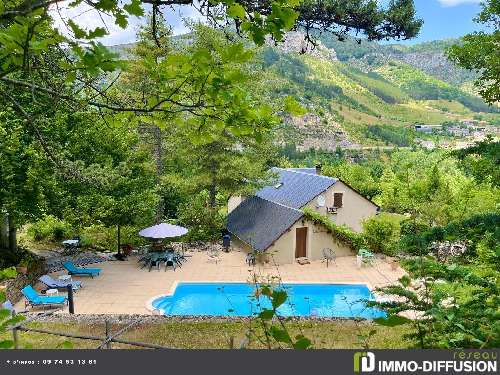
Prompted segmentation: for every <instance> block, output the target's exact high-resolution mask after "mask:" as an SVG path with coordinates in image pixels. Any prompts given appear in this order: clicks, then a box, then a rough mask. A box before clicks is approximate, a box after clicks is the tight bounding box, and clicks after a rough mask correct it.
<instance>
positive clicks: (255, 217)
mask: <svg viewBox="0 0 500 375" xmlns="http://www.w3.org/2000/svg"><path fill="white" fill-rule="evenodd" d="M302 215H303V214H302V212H301V211H299V210H297V209H294V208H290V207H285V206H283V205H280V204H278V203H275V202H270V201H268V200H265V199H262V198H260V197H257V196H253V197H250V198H248V199H246V200H245V201H243V202H242V203H241V204H240V205H239V206H238V207H236V208H235V209H234V210H233V211H231V213H230V214H229V215H228V217H227V229H228V230H229V232H231V233H233V234H234V235H236V236H237V237H238V238H239V239H240V240H242V241H244V242H246V243H247V244H249V245H250V246H252V248H253V249H254V250H257V251H264V250H266V249H267V248H268V247H269V246H271V245H272V243H273V242H274V241H276V240H277V239H278V238H279V237H280V236H281V235H282V234H283V233H284V232H285V231H286V230H287V229H288V228H290V227H291V226H292V225H293V224H294V223H295V222H296V221H297V220H299V219H300V218H301V217H302Z"/></svg>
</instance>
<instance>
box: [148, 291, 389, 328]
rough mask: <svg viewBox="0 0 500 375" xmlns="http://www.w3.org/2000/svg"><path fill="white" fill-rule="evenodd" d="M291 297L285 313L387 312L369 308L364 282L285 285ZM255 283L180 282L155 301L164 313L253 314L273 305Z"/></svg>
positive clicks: (352, 314)
mask: <svg viewBox="0 0 500 375" xmlns="http://www.w3.org/2000/svg"><path fill="white" fill-rule="evenodd" d="M282 288H284V289H286V291H287V292H288V300H287V301H286V302H285V303H284V304H283V305H281V306H280V307H279V308H278V313H279V314H280V315H282V316H316V317H346V318H349V317H359V318H367V319H373V318H378V317H382V316H384V315H385V313H384V312H382V311H380V310H378V309H375V308H370V307H366V305H365V303H364V301H366V300H372V299H373V295H372V294H371V292H370V290H369V289H368V288H367V287H366V286H364V285H340V284H285V285H283V286H282ZM254 290H255V288H254V286H253V285H251V284H244V283H179V284H178V285H177V288H176V289H175V293H174V294H173V295H172V296H165V297H159V298H157V299H155V300H154V301H153V302H152V305H153V307H154V308H155V309H160V310H161V311H162V312H163V314H165V315H205V316H252V315H254V314H255V313H257V312H258V311H259V309H260V307H259V303H260V306H263V307H270V306H271V303H270V300H269V299H268V298H267V297H263V296H261V297H260V298H259V301H257V300H256V298H255V296H254Z"/></svg>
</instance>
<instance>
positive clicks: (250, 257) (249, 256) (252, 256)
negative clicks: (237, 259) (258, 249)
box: [245, 253, 256, 266]
mask: <svg viewBox="0 0 500 375" xmlns="http://www.w3.org/2000/svg"><path fill="white" fill-rule="evenodd" d="M245 262H246V263H247V264H248V265H249V266H255V262H256V259H255V254H254V253H249V254H247V257H246V259H245Z"/></svg>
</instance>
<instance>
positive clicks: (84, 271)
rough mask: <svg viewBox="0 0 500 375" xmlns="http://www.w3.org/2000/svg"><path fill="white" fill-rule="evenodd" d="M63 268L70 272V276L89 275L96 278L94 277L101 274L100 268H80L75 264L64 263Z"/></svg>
mask: <svg viewBox="0 0 500 375" xmlns="http://www.w3.org/2000/svg"><path fill="white" fill-rule="evenodd" d="M63 267H64V268H66V270H67V271H68V275H87V276H90V277H92V278H94V275H99V274H100V273H101V269H100V268H82V267H80V268H78V267H76V266H75V265H74V264H73V262H64V263H63Z"/></svg>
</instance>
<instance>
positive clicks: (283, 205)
mask: <svg viewBox="0 0 500 375" xmlns="http://www.w3.org/2000/svg"><path fill="white" fill-rule="evenodd" d="M254 197H257V198H260V199H263V200H265V201H267V202H270V203H274V204H276V205H278V206H281V207H285V208H288V209H290V210H293V211H297V212H300V213H304V212H302V210H299V209H298V208H294V207H290V206H287V205H286V204H283V203H280V202H276V201H272V200H270V199H267V198H264V197H261V196H260V195H254Z"/></svg>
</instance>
